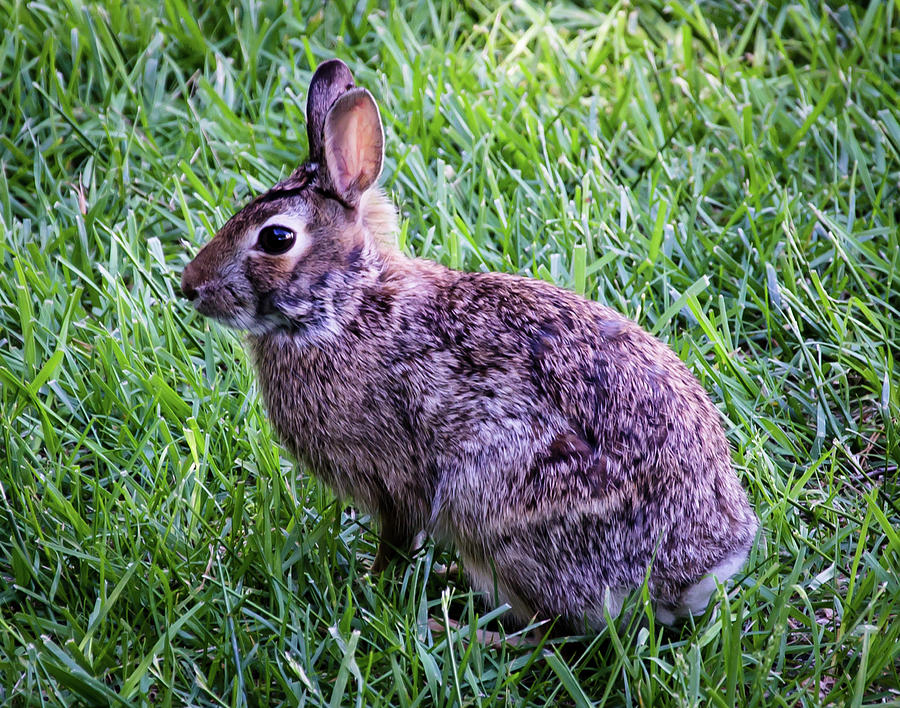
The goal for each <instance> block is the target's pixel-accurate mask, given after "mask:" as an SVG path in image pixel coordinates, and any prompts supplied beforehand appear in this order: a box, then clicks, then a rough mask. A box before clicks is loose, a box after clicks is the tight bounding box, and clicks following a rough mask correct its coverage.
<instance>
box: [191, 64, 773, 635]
mask: <svg viewBox="0 0 900 708" xmlns="http://www.w3.org/2000/svg"><path fill="white" fill-rule="evenodd" d="M323 67H324V68H323V69H321V70H320V72H317V74H316V76H315V77H314V78H313V82H312V85H311V89H310V104H311V105H310V106H309V111H308V113H309V114H310V120H311V125H310V139H311V146H312V150H313V152H314V157H315V162H314V163H313V164H307V165H305V166H303V167H301V168H300V169H298V170H297V171H296V172H295V173H294V174H293V175H292V176H291V177H290V178H289V179H287V180H285V181H284V182H282V183H280V184H278V185H276V186H275V187H274V188H273V189H272V190H271V191H270V192H268V193H266V194H264V195H262V196H261V197H259V198H257V199H256V200H254V201H253V202H251V203H250V204H249V205H248V206H247V207H245V208H244V209H243V210H241V211H240V212H238V214H236V215H235V216H234V217H233V218H232V219H231V220H230V221H229V222H228V223H227V224H226V225H225V226H224V227H223V228H222V229H221V230H220V232H219V233H218V234H217V235H216V237H215V238H214V239H213V240H212V241H211V242H210V243H209V244H207V246H205V247H204V248H203V249H202V250H201V251H200V253H199V254H198V255H197V257H196V259H195V260H194V261H193V262H191V263H190V264H189V265H188V267H187V268H186V269H185V272H184V276H183V280H182V287H183V290H184V291H185V293H186V294H188V296H189V297H191V299H193V300H194V302H195V305H196V306H197V308H198V309H199V310H200V311H201V312H203V313H204V314H206V315H209V316H213V317H216V318H218V319H220V320H222V321H224V322H226V323H227V324H230V325H232V326H238V327H240V328H243V329H248V330H250V332H251V334H250V335H249V344H250V349H251V352H252V355H253V360H254V362H255V364H256V368H257V370H258V372H259V380H260V383H261V386H262V391H263V395H264V398H265V402H266V406H267V408H268V411H269V415H270V417H271V420H272V423H273V425H274V427H275V430H276V431H277V432H278V435H279V436H280V438H281V440H282V441H283V442H284V444H285V445H286V446H287V448H288V450H289V451H290V452H291V454H292V455H293V456H294V457H295V458H297V459H298V460H299V461H301V462H302V463H303V464H304V465H305V466H307V467H308V468H309V469H310V470H311V471H312V472H313V473H314V474H315V475H316V476H317V477H318V478H319V479H321V480H322V481H324V482H325V483H326V484H327V485H329V486H330V487H331V488H332V489H333V490H334V491H335V492H336V493H337V494H339V495H340V496H341V497H344V498H349V499H352V500H353V501H354V502H355V503H356V504H358V505H360V506H361V507H363V508H365V509H367V510H369V511H371V512H372V513H373V514H375V515H377V517H378V519H379V520H380V524H381V527H380V528H381V537H382V542H381V545H380V547H379V551H378V554H377V556H376V561H375V569H376V570H380V569H382V568H383V567H384V566H385V565H386V563H387V562H388V561H389V560H390V558H391V557H393V556H394V555H395V550H396V549H404V550H405V549H408V548H409V546H410V544H411V543H412V540H413V538H414V537H415V535H416V534H417V533H418V532H419V531H421V530H423V529H425V530H427V531H428V532H429V533H431V534H432V535H434V536H435V537H436V538H438V539H439V540H441V541H445V542H450V543H453V544H454V545H455V546H456V547H457V549H458V550H459V553H460V555H461V558H462V562H463V567H464V569H465V570H466V572H467V574H468V576H469V578H470V582H472V583H473V585H475V586H476V587H477V588H479V589H481V590H484V591H485V592H486V594H487V595H488V596H489V597H491V598H493V600H494V601H506V602H509V603H510V604H511V605H512V607H513V614H514V615H515V616H516V617H517V618H518V619H519V620H527V619H528V618H530V617H532V616H534V615H537V616H538V617H546V618H554V617H559V618H561V620H562V622H561V625H560V626H561V627H564V628H568V629H573V630H580V629H583V628H584V627H585V624H587V625H588V626H591V627H594V628H597V627H599V626H600V625H601V624H602V622H603V607H604V598H605V596H606V594H607V591H609V592H610V593H612V594H613V595H618V596H621V595H622V594H624V593H626V592H628V591H630V590H632V589H634V588H637V587H639V586H640V585H641V583H642V582H643V580H644V578H645V575H646V573H647V570H648V567H651V564H652V568H651V571H650V575H649V588H650V592H651V595H652V596H653V598H654V600H655V601H656V602H657V603H658V604H659V605H660V606H661V607H665V608H678V606H679V604H680V598H682V596H683V595H684V594H685V593H686V592H687V591H688V590H689V589H690V588H691V587H692V586H694V585H695V584H696V583H698V581H699V580H700V579H701V578H703V576H704V575H705V574H706V573H707V572H709V571H710V570H711V569H713V568H715V567H716V566H719V565H720V564H722V563H723V562H724V561H725V560H726V559H728V558H730V557H734V556H735V555H736V554H746V552H747V550H748V549H749V547H750V545H751V543H752V541H753V539H754V536H755V533H756V530H757V526H758V521H757V518H756V515H755V514H754V513H753V511H752V509H751V508H750V506H749V504H748V501H747V497H746V494H745V493H744V490H743V489H742V488H741V485H740V483H739V481H738V478H737V476H736V474H735V472H734V470H733V469H732V465H731V459H730V454H729V449H728V445H727V443H726V440H725V436H724V434H723V431H722V427H721V424H720V421H719V415H718V412H717V411H716V408H715V407H714V406H713V404H712V403H711V401H710V399H709V397H708V396H707V394H706V392H705V391H704V390H703V389H702V387H701V386H700V384H699V383H698V382H697V380H696V379H695V378H694V377H693V376H692V375H691V373H690V372H689V371H688V369H687V367H686V366H685V365H684V364H683V362H681V361H680V360H679V359H678V357H677V356H676V355H675V354H674V353H673V352H672V351H671V350H670V349H669V348H668V347H666V346H665V345H664V344H662V343H661V342H660V341H658V340H657V339H655V338H653V337H652V336H650V335H649V334H647V333H646V332H645V331H643V330H642V329H641V328H640V327H638V326H637V325H636V324H634V323H632V322H631V321H629V320H627V319H625V318H624V317H622V316H621V315H620V314H618V313H616V312H614V311H613V310H610V309H609V308H607V307H604V306H602V305H599V304H597V303H595V302H589V301H587V300H585V299H583V298H581V297H579V296H577V295H575V294H574V293H571V292H568V291H566V290H562V289H560V288H557V287H554V286H552V285H549V284H547V283H544V282H541V281H537V280H530V279H526V278H521V277H517V276H513V275H505V274H500V273H477V274H476V273H462V272H457V271H453V270H449V269H447V268H444V267H442V266H439V265H437V264H435V263H432V262H428V261H423V260H416V259H410V258H407V257H406V256H404V255H402V254H401V253H400V252H398V251H397V250H396V249H395V248H394V247H393V246H392V245H391V244H390V238H391V235H392V234H391V233H390V232H391V230H392V221H393V214H392V208H391V206H390V205H389V204H388V203H387V202H386V200H385V199H384V198H383V197H382V196H381V195H380V193H379V192H378V191H377V190H376V189H374V188H373V184H372V183H373V182H374V180H375V178H377V172H378V171H380V166H381V159H382V155H381V150H382V146H381V144H378V145H375V143H377V142H378V141H377V139H375V138H373V139H372V140H370V141H368V142H366V141H363V142H364V143H366V144H362V145H359V146H356V149H358V150H363V151H364V150H369V151H370V152H369V153H368V154H366V155H363V159H362V160H361V161H362V162H365V163H366V164H367V165H368V169H369V171H370V172H371V170H372V167H371V166H372V165H376V163H375V162H373V161H374V160H375V159H376V158H377V165H376V166H377V170H376V171H375V173H374V175H372V174H366V175H361V176H360V177H359V178H358V179H356V180H355V181H353V190H355V191H352V192H351V191H350V190H348V191H347V193H346V194H337V193H334V191H333V190H334V187H333V185H334V184H338V183H346V182H347V181H348V179H347V178H346V177H347V176H346V175H343V178H342V179H341V180H336V179H334V177H335V175H332V174H331V173H330V171H335V170H339V169H342V165H343V163H340V164H339V163H337V162H335V161H334V158H332V157H330V156H329V155H325V152H326V149H325V146H326V144H328V145H331V144H332V143H328V140H331V141H332V142H333V143H334V144H335V145H337V146H338V148H336V149H339V148H340V146H341V143H342V141H343V140H344V136H342V135H339V134H332V135H326V136H324V139H323V136H321V134H320V132H319V131H321V130H322V127H321V126H325V124H326V123H328V124H329V125H330V124H331V123H334V124H335V125H342V123H341V122H340V120H328V121H326V118H328V114H329V110H348V111H360V112H359V113H354V114H353V116H354V117H355V118H358V119H359V120H358V121H357V123H356V125H360V124H361V125H364V126H366V128H367V130H368V131H369V132H368V133H366V134H367V135H368V134H372V131H373V130H374V127H373V126H374V121H376V120H377V121H378V130H379V131H380V117H378V113H377V108H376V107H375V104H374V101H373V100H371V96H370V95H369V94H368V93H367V92H365V91H364V90H362V89H353V90H354V92H355V94H356V98H355V99H354V101H352V102H345V103H352V104H353V105H352V106H350V107H348V108H344V107H342V108H340V109H338V103H339V101H338V99H339V98H340V96H341V95H343V94H344V93H345V92H346V91H347V90H348V89H352V87H353V82H352V77H351V76H350V72H349V70H347V68H346V66H344V65H343V64H339V63H335V62H334V61H332V62H328V63H326V64H324V65H323ZM348 77H349V78H348ZM363 94H364V95H363ZM366 97H368V98H366ZM336 101H338V103H335V102H336ZM323 102H324V103H328V104H329V106H328V107H327V108H325V107H324V103H323ZM369 103H371V105H369ZM373 111H374V113H373ZM339 117H340V116H339ZM314 123H315V125H313V124H314ZM327 130H328V129H327V128H326V132H327ZM350 142H351V143H353V141H350ZM368 143H371V144H368ZM353 145H355V143H353ZM353 145H351V147H352V146H353ZM376 151H377V154H376ZM329 160H332V162H329ZM366 161H367V162H366ZM351 177H353V175H351ZM279 214H293V215H295V216H297V217H298V218H302V219H303V221H304V222H305V224H306V229H307V232H308V237H309V245H308V248H307V249H306V250H305V251H304V252H303V253H302V255H301V256H300V257H299V260H297V259H293V260H291V259H288V261H287V262H286V261H285V260H284V259H282V258H279V257H277V256H267V255H265V254H261V253H259V252H258V250H255V246H254V244H253V243H252V242H248V240H247V234H248V233H250V231H251V230H252V229H253V228H254V227H258V226H259V225H261V224H262V223H263V222H264V221H266V219H269V218H270V217H272V216H276V215H279ZM741 557H743V556H741ZM617 609H618V608H617V607H615V606H614V603H611V605H610V610H611V611H612V612H613V613H615V611H617Z"/></svg>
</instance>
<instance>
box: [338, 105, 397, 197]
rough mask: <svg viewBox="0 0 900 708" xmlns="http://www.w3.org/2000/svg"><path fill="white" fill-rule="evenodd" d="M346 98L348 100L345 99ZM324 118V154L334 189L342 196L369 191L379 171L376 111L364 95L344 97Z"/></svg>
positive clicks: (378, 131) (380, 137) (379, 142)
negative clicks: (343, 102)
mask: <svg viewBox="0 0 900 708" xmlns="http://www.w3.org/2000/svg"><path fill="white" fill-rule="evenodd" d="M348 99H349V100H348ZM341 100H342V99H339V104H338V105H336V106H335V107H334V109H333V111H337V112H336V113H334V112H333V113H332V114H331V115H329V117H328V119H326V131H325V133H326V134H325V154H326V160H327V161H328V170H329V173H330V176H331V180H332V183H333V184H334V187H335V189H336V190H337V191H338V192H339V193H340V194H341V195H344V196H345V197H351V196H352V194H351V192H361V191H364V190H366V189H368V188H369V187H370V186H371V185H372V183H373V182H374V181H375V180H376V179H377V178H378V173H379V172H380V168H381V151H382V150H383V144H382V143H383V139H382V134H381V121H380V118H379V116H378V112H377V109H376V110H374V111H373V110H371V109H372V108H373V106H372V105H371V103H370V101H371V99H369V101H367V98H366V96H354V97H352V98H351V97H349V96H348V97H345V99H343V100H345V101H347V103H348V104H349V105H340V102H341Z"/></svg>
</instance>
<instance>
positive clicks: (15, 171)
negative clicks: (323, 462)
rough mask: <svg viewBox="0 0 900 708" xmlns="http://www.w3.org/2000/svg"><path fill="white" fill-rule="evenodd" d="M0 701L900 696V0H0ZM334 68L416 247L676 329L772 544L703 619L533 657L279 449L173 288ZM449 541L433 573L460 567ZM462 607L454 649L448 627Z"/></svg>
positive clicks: (461, 590)
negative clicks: (483, 629) (374, 574)
mask: <svg viewBox="0 0 900 708" xmlns="http://www.w3.org/2000/svg"><path fill="white" fill-rule="evenodd" d="M0 23H2V25H0V26H2V29H3V32H2V33H0V263H2V275H0V702H2V703H3V704H11V705H71V704H88V705H101V704H123V703H124V704H127V705H138V704H144V705H146V704H151V703H153V704H157V703H158V704H162V705H187V704H190V705H233V706H242V705H259V704H272V705H274V704H281V703H285V704H292V705H293V704H306V705H323V704H329V705H332V706H338V705H401V706H414V705H451V704H459V705H462V704H466V705H493V704H509V705H545V704H547V703H558V704H561V705H576V706H584V705H589V704H591V703H596V704H598V705H625V706H631V705H643V706H658V705H718V706H735V705H742V706H757V705H759V706H769V705H791V706H796V705H826V704H830V705H852V706H863V705H876V704H878V705H880V704H885V703H891V704H895V705H896V704H897V703H898V702H900V669H898V663H900V641H898V639H900V618H898V613H900V610H898V607H900V580H898V569H900V502H898V498H900V495H898V472H897V470H898V467H897V466H898V462H900V445H898V440H897V435H898V419H900V383H898V366H897V362H896V358H897V356H898V324H897V323H898V309H900V283H898V265H900V248H898V246H900V235H898V219H900V207H898V204H900V202H898V191H900V118H898V109H897V107H898V105H900V97H898V91H900V79H898V77H900V12H898V8H897V5H896V3H895V2H893V1H888V2H872V3H869V4H868V5H866V6H864V5H862V4H859V5H857V4H846V5H838V4H825V3H815V4H813V3H809V2H807V1H806V0H800V1H799V2H794V3H788V2H773V3H767V2H703V3H688V2H686V1H685V0H669V1H668V2H660V1H657V0H639V1H632V2H616V3H603V4H600V5H598V6H596V7H595V6H592V5H589V4H572V3H559V4H554V5H553V6H551V7H545V6H544V5H542V4H539V3H534V2H530V1H529V0H516V1H515V2H506V3H502V4H499V5H496V4H482V3H478V2H474V3H467V4H457V3H455V2H451V1H450V0H431V1H429V2H424V3H419V4H410V5H409V6H407V5H397V4H391V5H388V6H386V7H385V6H381V5H378V4H376V3H375V2H371V1H369V0H364V1H362V2H357V3H355V4H354V3H350V2H346V1H342V2H334V3H329V4H325V5H323V4H322V3H319V2H306V3H299V4H293V3H277V2H256V1H254V0H242V2H239V3H237V4H230V5H228V6H224V5H223V6H215V7H209V8H207V9H205V10H202V11H196V10H194V9H191V8H190V5H189V4H188V3H185V2H184V1H183V0H164V1H163V2H161V3H158V4H157V3H148V2H124V3H96V4H94V3H91V4H82V3H80V2H76V1H75V0H45V1H44V2H40V3H38V2H31V3H26V2H21V1H19V0H15V1H11V0H0ZM331 56H338V57H340V58H342V59H344V60H345V61H347V63H348V64H349V65H350V66H351V68H352V69H353V70H354V72H355V74H356V77H357V81H358V83H360V84H361V85H364V86H366V87H368V88H369V89H370V90H371V91H372V92H373V93H374V95H375V97H376V99H377V100H378V101H379V104H380V106H381V109H382V116H383V118H384V120H385V123H386V134H387V153H388V157H387V164H386V169H385V175H384V177H383V180H382V181H383V183H384V185H385V187H386V189H387V191H388V193H389V194H390V195H391V196H392V198H393V200H394V202H395V203H396V205H397V207H398V209H399V211H400V214H401V223H402V227H401V233H400V243H401V247H402V248H404V250H405V251H406V252H408V253H410V254H415V255H419V256H423V257H426V258H431V259H435V260H438V261H440V262H442V263H445V264H447V265H450V266H452V267H456V268H464V269H469V270H505V271H510V272H518V273H522V274H525V275H530V276H532V277H538V278H545V279H547V280H551V281H553V282H556V283H558V284H560V285H562V286H564V287H568V288H572V289H575V290H577V291H579V292H582V293H584V294H585V295H586V296H587V297H590V298H595V299H598V300H601V301H603V302H606V303H608V304H609V305H611V306H613V307H615V308H617V309H619V310H621V311H622V312H624V313H625V314H627V315H628V316H630V317H632V318H634V319H635V320H637V321H638V322H639V323H641V324H642V325H643V326H644V327H646V328H648V329H649V330H651V331H652V332H654V333H656V334H658V335H659V336H660V337H662V338H663V339H665V340H666V341H668V342H669V344H670V345H671V346H672V347H674V348H675V350H676V351H677V352H678V353H679V355H680V356H681V357H682V358H683V359H684V360H685V361H686V362H687V363H688V364H689V366H690V367H691V369H692V370H693V371H694V372H695V373H696V374H697V375H698V376H699V377H700V379H701V381H702V382H703V384H704V386H705V387H706V388H707V389H708V390H709V391H710V393H711V394H712V395H713V398H714V400H715V401H716V403H717V405H718V406H719V407H720V409H721V410H722V413H723V415H724V416H725V418H726V419H727V427H728V435H729V438H730V441H731V444H732V446H733V448H734V459H735V463H736V465H737V466H738V468H739V472H740V474H741V476H742V479H743V480H744V483H745V485H746V486H747V488H748V489H749V491H750V494H751V497H752V500H753V503H754V505H755V507H756V509H757V511H758V513H759V515H760V517H761V519H762V522H763V524H764V527H765V534H764V536H763V537H762V538H761V539H760V543H759V545H758V547H757V549H756V550H755V552H754V555H753V557H752V558H751V562H750V564H749V567H748V572H747V573H746V574H745V575H743V576H741V577H740V578H739V583H738V584H737V585H736V586H735V587H734V588H732V589H731V590H730V591H729V592H728V594H727V596H723V597H722V598H721V600H722V601H721V602H720V603H719V604H718V605H716V606H714V607H711V608H710V610H709V611H708V612H707V613H706V615H705V616H704V617H702V618H698V620H697V622H696V623H692V624H689V625H688V626H685V627H683V628H681V629H680V630H678V631H674V632H672V631H663V630H662V629H661V628H660V627H659V625H657V624H656V623H655V622H654V621H653V617H652V611H651V609H650V608H647V607H644V606H643V605H642V603H641V600H640V598H637V599H636V602H637V604H638V607H639V608H641V609H640V612H639V613H638V616H641V617H643V622H642V623H639V622H636V621H635V622H631V623H629V622H627V621H625V620H623V621H622V622H620V623H619V624H618V625H616V626H615V627H612V628H610V630H609V631H607V632H605V633H603V634H602V635H601V636H600V637H596V638H591V637H588V638H582V639H580V640H576V641H570V642H567V643H558V644H552V645H545V646H543V647H539V648H519V649H517V648H514V647H509V646H507V647H506V648H503V649H493V648H489V647H485V646H483V645H480V644H478V643H477V642H471V641H469V631H470V630H471V629H473V628H474V627H476V626H478V625H482V626H483V625H484V624H485V622H487V621H489V620H491V619H492V617H491V616H490V615H489V616H487V617H484V616H482V606H481V605H480V604H479V602H478V601H477V599H473V598H472V597H471V595H470V593H469V592H468V591H467V589H466V587H465V586H464V584H462V583H453V582H451V583H449V584H448V583H447V582H446V581H445V580H443V579H441V578H436V577H434V574H433V573H432V561H433V560H434V559H435V558H434V556H435V554H436V553H437V552H436V551H434V550H433V549H429V550H428V551H427V552H426V553H424V554H423V555H422V556H420V557H419V558H417V559H414V560H413V562H412V563H411V564H410V565H409V567H408V568H406V567H402V566H400V567H398V568H397V569H396V570H395V572H394V573H393V574H389V575H388V576H386V577H381V578H377V579H372V578H369V577H366V576H365V575H364V574H365V569H366V567H367V565H368V564H369V563H370V562H371V558H372V555H373V552H374V544H375V540H376V539H375V536H374V535H373V533H372V530H371V527H370V524H369V520H368V519H367V518H366V517H361V516H359V515H358V514H357V513H355V512H354V510H353V509H352V508H349V507H342V506H341V505H339V504H337V503H336V502H335V501H334V499H333V497H332V496H331V495H330V494H329V493H328V492H327V490H324V489H322V488H321V487H320V486H319V485H317V484H316V483H315V482H313V481H311V480H310V479H309V478H308V476H307V475H305V474H303V472H302V471H297V470H295V469H294V468H293V466H292V464H291V463H290V461H289V460H287V459H286V458H285V457H284V456H283V455H282V454H281V453H280V451H279V449H278V447H277V446H276V444H275V442H274V440H273V437H272V433H271V431H270V429H269V426H268V423H267V422H266V419H265V415H264V412H263V410H262V406H261V403H260V401H259V396H258V392H257V388H256V386H255V383H254V380H253V376H252V372H251V371H250V368H249V365H248V362H247V358H246V356H245V354H244V351H243V349H242V346H241V343H240V340H239V338H238V337H237V336H235V335H234V334H233V333H230V332H227V331H225V330H223V329H222V328H220V327H218V326H216V325H215V324H210V323H209V322H207V321H206V320H204V319H202V318H201V317H199V316H197V315H196V314H194V313H192V312H191V311H190V309H189V308H188V307H186V306H185V304H184V302H182V301H181V300H180V299H179V297H178V286H177V283H178V279H179V277H180V272H181V269H182V267H183V266H184V264H185V263H186V262H187V261H188V260H189V259H190V257H191V256H192V254H193V253H195V252H196V249H197V248H198V247H199V246H200V245H201V244H202V243H203V242H205V241H206V240H207V239H208V238H209V237H210V236H211V235H212V233H213V232H214V231H215V230H216V228H217V227H218V226H220V225H221V224H222V223H224V221H225V220H226V219H227V218H228V216H230V215H231V213H233V212H234V211H235V210H236V209H237V208H238V207H239V206H240V205H241V204H242V203H243V202H244V201H245V200H247V199H248V198H249V197H250V196H252V195H254V194H257V193H259V192H261V191H264V190H265V189H266V188H267V187H268V186H270V185H271V184H272V183H273V182H274V181H275V180H277V179H278V178H279V177H280V176H283V175H285V174H287V173H288V172H289V171H290V170H291V169H292V168H293V167H294V166H296V165H297V164H298V163H299V162H300V161H301V160H302V159H303V157H304V156H305V152H306V145H305V143H306V137H305V135H306V133H305V120H304V105H305V98H306V87H307V84H308V80H309V77H310V74H311V71H312V70H313V69H314V68H315V66H316V65H317V63H319V62H320V61H322V60H324V59H326V58H329V57H331ZM448 559H449V558H447V557H446V556H444V557H442V560H445V561H446V560H448ZM448 616H453V617H459V618H461V624H462V627H461V629H460V630H459V631H452V632H450V634H449V635H448V636H439V635H433V634H432V633H431V632H430V631H429V629H428V618H429V617H432V618H436V619H438V620H439V621H443V620H444V618H446V617H448Z"/></svg>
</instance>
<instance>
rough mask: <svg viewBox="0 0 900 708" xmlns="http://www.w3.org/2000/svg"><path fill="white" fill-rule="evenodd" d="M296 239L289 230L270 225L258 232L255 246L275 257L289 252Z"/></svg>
mask: <svg viewBox="0 0 900 708" xmlns="http://www.w3.org/2000/svg"><path fill="white" fill-rule="evenodd" d="M296 238H297V237H296V236H295V235H294V232H293V231H291V230H290V229H287V228H285V227H284V226H278V225H276V224H272V225H271V226H266V227H264V228H263V229H262V230H261V231H260V232H259V241H258V242H257V245H258V246H259V248H260V249H262V250H263V251H264V252H266V253H268V254H269V255H272V256H277V255H279V254H281V253H284V252H285V251H287V250H289V249H290V247H291V246H293V245H294V241H295V240H296Z"/></svg>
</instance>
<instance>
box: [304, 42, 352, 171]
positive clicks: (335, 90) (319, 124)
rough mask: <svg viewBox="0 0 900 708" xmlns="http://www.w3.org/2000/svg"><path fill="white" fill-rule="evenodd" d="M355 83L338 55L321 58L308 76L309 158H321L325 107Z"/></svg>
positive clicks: (318, 160)
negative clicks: (312, 72) (310, 76)
mask: <svg viewBox="0 0 900 708" xmlns="http://www.w3.org/2000/svg"><path fill="white" fill-rule="evenodd" d="M355 85H356V84H355V83H353V74H351V73H350V69H348V68H347V65H346V64H345V63H344V62H342V61H341V60H340V59H329V60H328V61H324V62H322V63H321V64H319V67H318V68H317V69H316V72H315V73H314V74H313V77H312V79H310V82H309V93H308V94H307V96H306V136H307V138H308V139H309V161H310V162H321V161H322V157H323V154H322V151H323V149H324V143H323V141H322V131H323V130H324V128H325V117H326V116H327V115H328V111H329V110H331V107H332V106H333V105H334V102H335V101H336V100H337V99H338V98H339V97H340V96H341V95H342V94H344V93H346V92H347V91H349V90H350V89H352V88H353V87H354V86H355Z"/></svg>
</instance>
